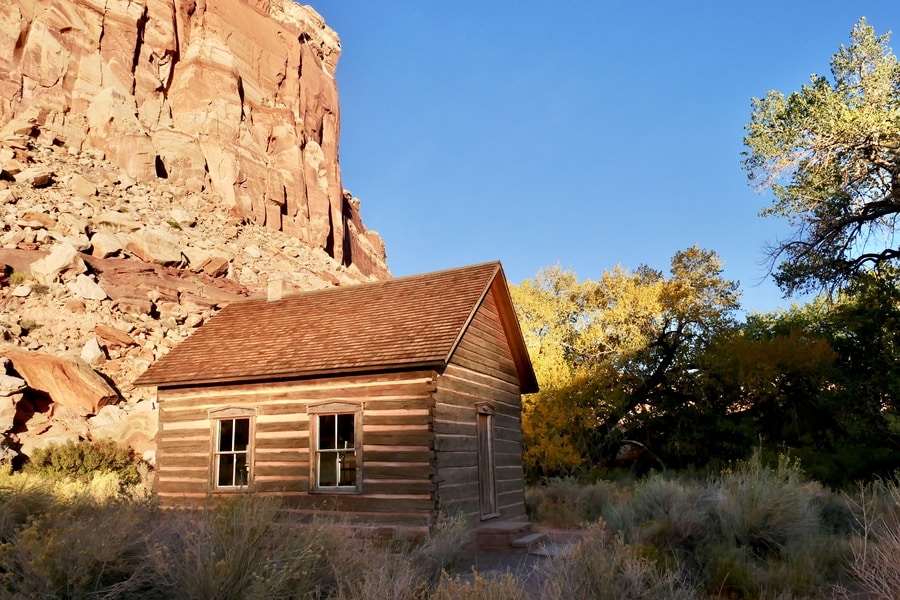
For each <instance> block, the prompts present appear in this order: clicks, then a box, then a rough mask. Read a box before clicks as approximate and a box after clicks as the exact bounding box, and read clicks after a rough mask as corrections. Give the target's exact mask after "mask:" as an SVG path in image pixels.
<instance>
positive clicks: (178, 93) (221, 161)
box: [0, 0, 388, 277]
mask: <svg viewBox="0 0 900 600" xmlns="http://www.w3.org/2000/svg"><path fill="white" fill-rule="evenodd" d="M339 55H340V42H339V40H338V38H337V35H336V34H335V33H334V31H332V30H331V29H330V28H328V27H327V26H326V25H325V23H324V21H323V20H322V18H321V17H320V16H319V15H318V14H317V13H316V12H315V11H313V10H312V9H311V8H309V7H304V6H300V5H298V4H295V3H294V2H292V0H4V1H3V2H2V3H0V57H2V60H0V128H2V125H3V124H4V123H9V122H11V121H16V122H22V121H28V120H32V122H34V123H36V124H37V125H38V128H37V129H38V130H39V131H40V132H41V135H43V136H45V137H46V136H52V137H53V138H54V140H53V141H54V143H57V144H61V145H65V146H69V147H72V148H75V149H77V150H79V151H81V152H88V153H93V154H96V155H102V156H105V158H106V159H107V160H109V161H111V162H113V163H115V164H117V165H118V166H119V167H121V168H122V169H123V170H124V171H125V172H126V173H127V174H128V175H129V176H130V177H132V178H133V179H135V180H137V181H139V182H140V181H148V180H150V179H155V178H165V179H168V180H169V181H170V182H172V183H183V184H184V185H185V186H187V187H189V188H194V189H199V188H201V187H206V188H211V189H212V190H214V191H215V192H216V193H217V194H218V195H219V196H220V197H221V200H222V205H223V207H226V208H228V209H231V210H232V211H234V212H235V213H237V215H239V216H240V217H243V218H245V219H247V220H250V221H253V222H255V223H258V224H261V225H265V226H266V227H267V228H269V229H272V230H280V231H284V232H285V233H288V234H290V235H292V236H295V237H297V238H299V239H300V240H301V241H302V242H304V243H306V244H307V245H309V246H311V247H313V248H321V249H323V250H325V251H326V252H327V253H328V254H329V255H331V256H332V257H334V258H335V259H336V260H337V261H338V262H340V263H342V264H345V265H350V264H353V265H356V267H358V268H359V269H360V271H362V272H363V273H364V274H366V275H373V276H376V277H386V276H388V271H387V266H386V262H385V260H386V259H385V252H384V244H383V242H382V240H381V238H380V237H379V236H378V235H377V234H376V233H374V232H369V231H366V229H365V227H364V226H363V224H362V220H361V218H360V216H359V212H358V202H357V201H354V200H353V199H352V198H351V197H350V195H349V193H347V192H346V191H345V190H344V189H343V186H342V183H341V172H340V166H339V164H338V137H339V132H340V117H339V110H338V96H337V87H336V84H335V79H334V71H335V67H336V63H337V59H338V56H339ZM45 141H46V140H45Z"/></svg>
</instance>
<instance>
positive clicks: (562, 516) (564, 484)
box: [525, 477, 613, 528]
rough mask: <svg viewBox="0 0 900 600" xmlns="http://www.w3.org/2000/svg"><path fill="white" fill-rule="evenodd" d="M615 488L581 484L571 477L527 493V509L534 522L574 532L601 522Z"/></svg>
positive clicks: (553, 481)
mask: <svg viewBox="0 0 900 600" xmlns="http://www.w3.org/2000/svg"><path fill="white" fill-rule="evenodd" d="M612 490H613V484H612V483H610V482H608V481H598V482H597V483H593V484H588V485H586V484H581V483H579V482H578V480H577V479H574V478H571V477H564V478H553V479H548V480H546V481H544V482H542V483H541V484H540V485H537V486H532V487H529V488H528V489H527V490H526V491H525V508H526V510H527V511H528V516H529V518H531V520H532V521H537V522H541V523H546V524H547V525H550V526H552V527H563V528H572V527H577V526H579V525H582V524H584V523H591V522H593V521H596V520H597V519H599V518H600V516H601V515H602V514H603V510H604V508H605V507H606V504H607V503H608V501H609V497H610V494H611V493H612Z"/></svg>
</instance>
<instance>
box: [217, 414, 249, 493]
mask: <svg viewBox="0 0 900 600" xmlns="http://www.w3.org/2000/svg"><path fill="white" fill-rule="evenodd" d="M249 483H250V418H249V417H240V418H234V419H219V420H218V421H216V450H215V486H216V487H246V486H247V485H248V484H249Z"/></svg>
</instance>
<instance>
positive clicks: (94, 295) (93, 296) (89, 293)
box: [66, 274, 107, 300]
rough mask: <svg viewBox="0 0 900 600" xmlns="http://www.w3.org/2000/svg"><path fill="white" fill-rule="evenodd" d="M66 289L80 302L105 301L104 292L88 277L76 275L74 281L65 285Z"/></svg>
mask: <svg viewBox="0 0 900 600" xmlns="http://www.w3.org/2000/svg"><path fill="white" fill-rule="evenodd" d="M66 287H67V288H68V290H69V291H70V292H72V294H74V295H75V297H76V298H80V299H81V300H106V298H107V295H106V292H105V291H103V288H102V287H100V286H99V285H98V284H97V283H96V282H95V281H94V280H93V279H91V278H90V277H89V276H87V275H84V274H81V275H78V276H77V277H76V278H75V280H74V281H70V282H69V283H68V284H66Z"/></svg>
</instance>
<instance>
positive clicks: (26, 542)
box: [0, 498, 155, 599]
mask: <svg viewBox="0 0 900 600" xmlns="http://www.w3.org/2000/svg"><path fill="white" fill-rule="evenodd" d="M154 519H155V511H154V509H153V508H152V507H151V506H150V505H147V504H138V503H132V502H108V503H105V504H99V503H96V502H94V501H93V500H92V499H89V498H77V499H75V500H70V501H67V502H58V503H55V504H53V505H52V506H50V507H48V508H47V509H46V510H45V511H43V512H42V513H40V514H35V515H32V516H31V517H29V518H28V521H27V523H26V524H25V525H24V526H22V527H20V528H19V529H18V530H17V531H16V534H15V537H14V539H13V540H12V541H10V542H8V543H5V544H3V545H2V546H0V572H3V573H4V589H5V590H6V591H7V592H9V593H13V592H15V593H16V594H18V595H19V596H20V597H23V598H71V599H78V598H96V597H99V596H102V597H105V598H129V597H132V598H133V597H137V596H138V595H143V592H145V591H149V590H148V588H150V589H152V582H153V573H152V571H151V565H150V564H149V563H148V562H147V560H146V557H147V549H148V536H149V531H150V530H151V529H152V526H153V523H154Z"/></svg>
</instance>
